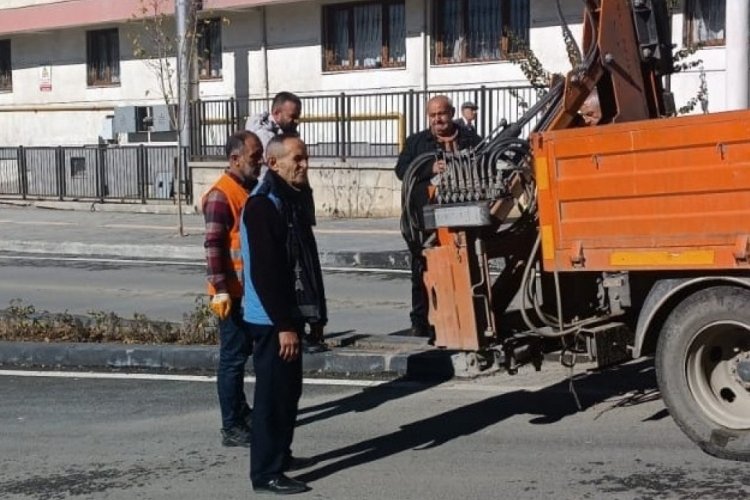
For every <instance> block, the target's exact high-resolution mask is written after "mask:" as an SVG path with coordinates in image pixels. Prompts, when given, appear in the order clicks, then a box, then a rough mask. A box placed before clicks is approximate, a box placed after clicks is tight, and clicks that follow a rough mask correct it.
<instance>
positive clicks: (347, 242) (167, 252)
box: [0, 203, 408, 269]
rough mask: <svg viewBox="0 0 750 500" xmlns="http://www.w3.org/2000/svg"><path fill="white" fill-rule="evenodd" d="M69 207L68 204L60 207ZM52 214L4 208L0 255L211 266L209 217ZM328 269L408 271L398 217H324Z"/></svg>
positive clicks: (320, 236)
mask: <svg viewBox="0 0 750 500" xmlns="http://www.w3.org/2000/svg"><path fill="white" fill-rule="evenodd" d="M58 205H59V206H60V207H65V206H66V205H65V204H58ZM92 207H93V208H94V209H95V210H94V211H80V210H75V211H74V210H60V209H55V210H50V209H41V208H34V207H18V206H9V205H2V204H1V203H0V235H2V238H0V252H4V253H10V254H14V255H17V254H56V255H59V254H65V255H69V256H71V255H73V256H107V257H124V258H138V259H162V260H163V259H166V260H187V261H190V262H194V263H203V262H205V253H204V252H205V251H204V249H203V232H204V229H203V216H202V215H196V214H192V215H185V216H184V217H183V223H184V233H185V235H184V236H180V235H179V234H178V230H177V216H176V215H165V214H154V213H115V212H100V211H97V210H98V209H97V207H98V205H93V206H92ZM315 235H316V239H317V243H318V250H319V253H320V259H321V262H322V264H323V265H326V266H339V267H340V266H343V267H358V268H361V267H386V268H399V269H407V268H408V258H407V252H406V246H405V243H404V241H403V239H402V237H401V233H400V230H399V220H398V219H397V218H382V219H376V218H367V219H364V218H363V219H332V218H319V219H318V223H317V225H316V227H315Z"/></svg>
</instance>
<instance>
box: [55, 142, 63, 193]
mask: <svg viewBox="0 0 750 500" xmlns="http://www.w3.org/2000/svg"><path fill="white" fill-rule="evenodd" d="M55 171H56V177H57V196H58V198H59V199H60V201H62V200H63V199H64V198H65V150H64V149H63V147H62V146H57V148H56V149H55Z"/></svg>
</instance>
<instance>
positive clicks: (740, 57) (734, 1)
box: [725, 0, 750, 111]
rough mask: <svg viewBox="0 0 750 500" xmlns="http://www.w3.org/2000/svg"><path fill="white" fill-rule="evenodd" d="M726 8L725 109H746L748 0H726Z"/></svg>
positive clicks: (748, 29)
mask: <svg viewBox="0 0 750 500" xmlns="http://www.w3.org/2000/svg"><path fill="white" fill-rule="evenodd" d="M726 8H727V13H726V16H727V19H726V30H727V31H726V41H727V49H726V50H727V53H726V59H727V69H726V92H725V95H726V99H727V104H726V109H727V110H728V111H729V110H735V109H747V108H748V77H749V76H750V75H748V56H749V55H750V44H749V43H748V34H750V0H727V7H726Z"/></svg>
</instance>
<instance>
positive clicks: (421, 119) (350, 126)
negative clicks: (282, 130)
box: [191, 87, 537, 159]
mask: <svg viewBox="0 0 750 500" xmlns="http://www.w3.org/2000/svg"><path fill="white" fill-rule="evenodd" d="M438 94H444V95H447V96H448V97H450V98H451V100H452V101H453V103H454V105H455V106H456V108H457V109H456V111H457V117H458V113H460V110H459V109H458V108H459V107H460V106H461V103H463V102H465V101H472V102H474V103H476V104H477V106H478V107H479V112H478V116H477V132H478V133H479V134H480V135H482V136H485V135H487V134H490V133H491V132H492V131H493V130H494V129H495V128H496V126H497V125H498V123H499V122H500V120H501V119H503V118H504V119H506V120H507V121H508V122H513V121H515V120H517V119H518V118H519V117H520V116H521V115H522V114H523V113H524V111H525V110H526V109H527V108H528V107H529V106H531V105H533V104H534V103H535V102H536V101H537V93H536V90H535V89H533V88H531V87H496V88H490V87H478V88H471V89H452V90H432V91H427V92H424V91H414V90H410V91H405V92H391V93H372V94H346V93H341V94H334V95H320V96H303V97H301V100H302V119H301V124H300V135H301V136H302V138H303V139H304V140H305V142H306V143H307V146H308V149H309V153H310V155H311V156H314V157H315V156H317V157H334V158H341V159H346V158H366V157H382V156H389V157H393V156H397V155H398V153H399V152H400V151H401V147H402V146H403V144H404V141H405V140H406V137H407V136H408V135H410V134H412V133H414V132H417V131H419V130H422V129H424V128H425V127H426V126H427V117H426V116H425V104H426V102H427V100H428V99H429V98H430V97H432V96H435V95H438ZM270 105H271V102H270V99H246V100H238V99H228V100H212V101H197V102H195V103H193V105H192V109H191V123H192V130H191V152H192V155H193V157H217V156H222V155H223V147H224V143H225V141H226V138H227V137H228V136H229V135H231V134H232V133H234V132H235V131H237V130H240V129H243V128H245V123H246V121H247V119H248V117H252V116H254V115H256V114H259V113H261V112H263V111H267V110H269V108H270ZM533 125H534V124H533V123H532V124H529V125H528V126H527V129H526V130H525V132H528V131H529V130H530V129H531V127H533Z"/></svg>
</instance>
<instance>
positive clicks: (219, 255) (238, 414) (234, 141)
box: [203, 131, 263, 446]
mask: <svg viewBox="0 0 750 500" xmlns="http://www.w3.org/2000/svg"><path fill="white" fill-rule="evenodd" d="M226 155H227V159H228V161H229V167H228V168H227V170H226V171H225V172H224V173H223V174H222V176H221V177H219V179H218V180H217V181H216V183H215V184H214V185H213V186H211V188H210V189H209V190H208V192H207V193H206V195H205V196H204V198H203V214H204V218H205V222H206V235H205V243H204V247H205V248H206V265H207V276H206V278H207V281H208V294H209V296H210V297H211V301H210V307H211V310H212V311H213V313H214V314H215V315H216V316H217V317H218V318H219V368H218V371H217V374H216V381H217V391H218V394H219V405H220V407H221V420H222V427H221V436H222V444H223V445H224V446H249V444H250V425H251V410H250V407H249V405H248V404H247V398H246V397H245V390H244V375H245V363H246V362H247V359H248V357H249V356H250V355H251V354H252V339H251V337H250V335H249V334H248V332H247V325H246V324H245V322H244V321H243V319H242V311H241V309H242V308H241V305H242V257H241V255H240V232H239V227H240V226H239V224H240V217H241V213H242V208H243V206H244V204H245V200H247V197H248V195H249V192H250V190H251V189H252V188H253V187H254V186H255V184H256V183H257V178H258V173H259V172H260V167H261V162H262V159H263V146H262V145H261V143H260V140H259V139H258V137H257V136H256V135H255V134H253V133H252V132H247V131H242V132H237V133H236V134H234V135H232V136H231V137H229V139H228V140H227V144H226Z"/></svg>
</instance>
